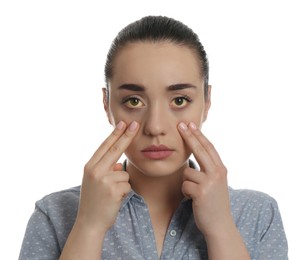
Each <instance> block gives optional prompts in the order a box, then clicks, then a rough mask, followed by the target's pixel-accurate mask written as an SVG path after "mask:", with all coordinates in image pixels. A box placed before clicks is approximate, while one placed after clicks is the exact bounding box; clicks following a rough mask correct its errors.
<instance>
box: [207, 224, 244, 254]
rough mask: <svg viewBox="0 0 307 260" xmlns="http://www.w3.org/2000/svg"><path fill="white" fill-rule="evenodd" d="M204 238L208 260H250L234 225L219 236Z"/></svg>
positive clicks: (211, 235) (213, 235)
mask: <svg viewBox="0 0 307 260" xmlns="http://www.w3.org/2000/svg"><path fill="white" fill-rule="evenodd" d="M205 238H206V242H207V248H208V256H209V259H210V260H224V259H225V260H226V259H227V260H232V259H233V260H250V256H249V253H248V251H247V249H246V246H245V244H244V241H243V239H242V238H241V235H240V233H239V231H238V230H237V228H236V226H235V225H234V224H233V225H230V226H229V227H228V228H227V229H224V230H223V231H221V232H219V234H210V235H207V236H205Z"/></svg>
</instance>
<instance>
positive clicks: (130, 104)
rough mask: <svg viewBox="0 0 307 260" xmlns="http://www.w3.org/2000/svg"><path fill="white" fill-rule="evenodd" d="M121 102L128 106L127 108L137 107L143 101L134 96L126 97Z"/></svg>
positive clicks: (142, 104) (140, 105)
mask: <svg viewBox="0 0 307 260" xmlns="http://www.w3.org/2000/svg"><path fill="white" fill-rule="evenodd" d="M123 103H124V104H125V105H126V106H127V107H128V108H138V107H143V106H144V103H143V102H142V101H141V100H140V99H138V98H135V97H131V98H128V99H126V100H124V101H123Z"/></svg>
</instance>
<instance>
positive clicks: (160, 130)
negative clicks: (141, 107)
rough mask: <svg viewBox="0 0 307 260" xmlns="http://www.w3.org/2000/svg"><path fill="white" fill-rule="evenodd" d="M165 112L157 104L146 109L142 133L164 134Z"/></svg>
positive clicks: (165, 130)
mask: <svg viewBox="0 0 307 260" xmlns="http://www.w3.org/2000/svg"><path fill="white" fill-rule="evenodd" d="M167 118H168V117H167V112H166V110H165V109H163V107H162V106H161V105H159V104H155V105H154V106H152V107H151V108H150V109H148V111H147V113H146V115H145V119H144V133H145V134H146V135H148V136H158V135H165V134H166V133H167V124H168V119H167Z"/></svg>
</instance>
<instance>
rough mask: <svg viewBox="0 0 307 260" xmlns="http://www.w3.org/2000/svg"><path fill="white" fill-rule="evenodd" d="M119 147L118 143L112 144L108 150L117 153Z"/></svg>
mask: <svg viewBox="0 0 307 260" xmlns="http://www.w3.org/2000/svg"><path fill="white" fill-rule="evenodd" d="M120 151H121V149H120V146H119V145H118V144H115V145H113V146H111V147H110V149H109V152H110V153H112V154H117V153H120Z"/></svg>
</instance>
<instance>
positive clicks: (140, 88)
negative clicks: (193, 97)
mask: <svg viewBox="0 0 307 260" xmlns="http://www.w3.org/2000/svg"><path fill="white" fill-rule="evenodd" d="M187 88H193V89H196V88H197V87H196V86H194V85H192V84H189V83H180V84H174V85H170V86H168V87H167V88H166V89H167V90H168V91H176V90H182V89H187ZM118 89H125V90H130V91H137V92H139V91H145V88H144V87H143V86H139V85H136V84H123V85H120V86H119V87H118Z"/></svg>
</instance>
